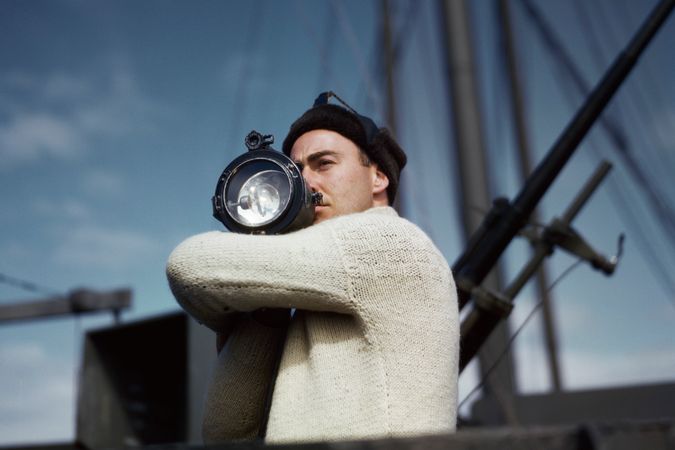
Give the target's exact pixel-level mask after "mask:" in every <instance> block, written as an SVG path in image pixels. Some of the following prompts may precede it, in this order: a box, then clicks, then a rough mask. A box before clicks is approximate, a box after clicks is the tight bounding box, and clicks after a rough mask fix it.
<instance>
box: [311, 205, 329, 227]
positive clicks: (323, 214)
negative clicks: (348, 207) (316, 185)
mask: <svg viewBox="0 0 675 450" xmlns="http://www.w3.org/2000/svg"><path fill="white" fill-rule="evenodd" d="M331 217H333V214H332V213H331V212H330V209H329V208H328V206H317V207H316V208H314V222H312V223H313V224H314V225H316V224H317V223H321V222H323V221H324V220H327V219H330V218H331Z"/></svg>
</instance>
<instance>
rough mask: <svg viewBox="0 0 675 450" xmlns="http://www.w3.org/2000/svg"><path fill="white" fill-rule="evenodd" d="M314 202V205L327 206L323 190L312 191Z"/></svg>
mask: <svg viewBox="0 0 675 450" xmlns="http://www.w3.org/2000/svg"><path fill="white" fill-rule="evenodd" d="M312 204H313V205H314V206H326V202H325V201H324V199H323V194H322V193H321V192H312Z"/></svg>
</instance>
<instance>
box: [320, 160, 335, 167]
mask: <svg viewBox="0 0 675 450" xmlns="http://www.w3.org/2000/svg"><path fill="white" fill-rule="evenodd" d="M331 164H333V161H331V160H329V159H322V160H320V161H319V167H328V166H329V165H331Z"/></svg>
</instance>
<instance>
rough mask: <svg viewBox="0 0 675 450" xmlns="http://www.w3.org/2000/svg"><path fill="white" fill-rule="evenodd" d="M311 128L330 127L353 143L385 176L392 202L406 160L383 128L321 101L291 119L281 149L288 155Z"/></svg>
mask: <svg viewBox="0 0 675 450" xmlns="http://www.w3.org/2000/svg"><path fill="white" fill-rule="evenodd" d="M312 130H330V131H335V132H336V133H339V134H341V135H342V136H344V137H346V138H347V139H349V140H350V141H352V142H353V143H354V144H356V145H357V146H358V147H359V148H360V149H361V150H362V151H363V152H364V153H365V154H366V155H367V156H368V158H369V159H370V160H371V161H372V162H374V163H376V164H377V166H378V168H379V169H380V170H381V171H382V172H383V173H384V174H385V175H386V176H387V178H388V179H389V186H388V187H387V197H388V198H389V203H390V204H391V203H393V202H394V198H395V197H396V191H397V189H398V181H399V177H400V175H401V170H402V169H403V167H404V166H405V163H406V161H407V158H406V155H405V152H403V150H402V149H401V147H400V146H399V145H398V143H397V142H396V141H395V140H394V138H393V137H392V136H391V134H389V131H388V130H387V129H386V128H378V127H377V126H376V125H375V122H373V121H372V120H371V119H370V118H368V117H365V116H362V115H360V114H356V113H355V112H352V111H349V110H347V109H346V108H343V107H341V106H338V105H334V104H322V105H317V106H314V107H313V108H311V109H309V110H307V111H306V112H305V113H304V114H303V115H302V116H300V118H299V119H298V120H296V121H295V122H293V124H292V125H291V128H290V130H289V131H288V135H287V136H286V139H284V143H283V147H282V149H283V152H284V153H285V154H286V155H287V156H290V154H291V148H293V144H295V141H296V140H297V139H298V138H299V137H300V136H302V135H303V134H305V133H307V132H308V131H312Z"/></svg>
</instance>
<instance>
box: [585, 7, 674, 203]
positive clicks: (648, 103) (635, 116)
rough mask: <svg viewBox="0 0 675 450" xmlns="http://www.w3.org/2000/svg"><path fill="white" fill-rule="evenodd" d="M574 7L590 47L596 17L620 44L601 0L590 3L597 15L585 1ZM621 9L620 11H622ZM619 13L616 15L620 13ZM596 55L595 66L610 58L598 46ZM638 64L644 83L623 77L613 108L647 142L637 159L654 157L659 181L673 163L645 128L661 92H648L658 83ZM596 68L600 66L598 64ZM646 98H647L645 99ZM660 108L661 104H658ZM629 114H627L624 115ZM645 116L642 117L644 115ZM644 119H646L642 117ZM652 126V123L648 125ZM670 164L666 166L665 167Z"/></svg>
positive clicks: (646, 66) (667, 177) (609, 37)
mask: <svg viewBox="0 0 675 450" xmlns="http://www.w3.org/2000/svg"><path fill="white" fill-rule="evenodd" d="M575 5H576V7H577V10H578V11H579V15H580V19H581V21H582V23H584V24H585V28H586V33H587V35H589V36H591V39H590V43H591V50H593V49H594V47H600V45H599V42H600V39H599V37H598V34H597V33H596V32H595V31H596V30H595V28H594V27H593V26H592V24H591V19H590V18H591V17H595V18H597V20H598V21H599V24H598V27H597V28H598V29H601V30H607V33H606V35H607V40H608V41H611V43H612V45H613V46H614V47H618V46H619V45H620V43H621V39H620V38H619V37H618V35H617V34H616V33H615V32H614V27H613V24H612V20H610V17H611V13H610V12H608V11H606V10H605V8H604V6H603V2H597V3H595V4H594V5H595V6H596V7H597V8H598V10H599V12H598V14H593V15H591V14H590V13H589V12H588V9H587V8H586V7H585V2H583V1H580V0H577V1H576V2H575ZM625 13H626V11H624V13H623V14H625ZM623 14H619V15H623ZM594 54H595V55H596V56H595V57H594V58H593V59H594V60H595V61H596V66H598V65H599V64H600V61H603V62H605V61H610V57H609V56H608V55H607V54H606V53H605V52H602V51H601V49H599V48H598V49H597V50H594ZM647 62H648V60H647V61H646V62H645V64H642V65H641V68H640V71H641V81H642V80H644V82H635V80H630V79H629V80H627V83H626V89H625V91H626V94H625V95H624V97H625V98H626V100H627V101H625V102H616V103H615V105H614V108H616V109H617V112H618V113H619V114H620V115H621V116H622V118H623V119H624V120H623V123H624V124H626V123H630V124H631V125H638V126H633V127H632V128H631V129H632V130H635V131H637V132H638V133H639V134H640V142H644V143H649V145H644V146H643V147H642V148H643V149H644V150H646V151H643V152H642V154H641V155H640V159H641V160H644V159H645V158H646V156H647V153H650V154H651V157H652V158H653V159H656V160H658V161H657V162H653V161H652V162H651V164H649V167H650V168H653V169H654V170H658V169H660V170H661V174H660V175H658V176H654V178H653V181H656V182H659V181H662V180H666V182H668V181H669V180H670V178H671V177H670V174H671V173H672V172H673V167H672V166H673V164H672V163H670V162H669V161H668V155H667V153H666V150H667V149H668V144H667V143H666V141H665V140H664V137H663V136H662V135H661V134H660V133H658V132H655V131H654V130H653V129H649V126H648V124H657V123H658V122H659V120H658V117H657V114H656V113H655V111H654V110H655V108H654V107H653V105H657V104H658V103H660V101H662V100H663V95H658V94H656V95H651V96H650V95H648V94H647V91H646V89H647V87H648V86H649V87H651V89H652V91H655V90H656V91H659V88H658V83H656V80H655V78H656V77H653V75H652V73H651V70H648V69H649V68H650V67H649V64H648V63H647ZM598 69H599V70H602V68H600V67H598ZM660 92H667V90H665V89H661V90H660ZM648 97H650V98H648ZM660 107H661V108H662V106H660ZM628 113H630V114H628ZM628 115H630V119H629V120H628V121H627V120H626V117H627V116H628ZM645 116H646V117H645ZM645 119H646V120H645ZM652 126H653V125H652ZM669 166H670V167H669ZM668 191H669V189H667V186H666V187H665V188H664V189H662V193H668Z"/></svg>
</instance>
